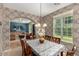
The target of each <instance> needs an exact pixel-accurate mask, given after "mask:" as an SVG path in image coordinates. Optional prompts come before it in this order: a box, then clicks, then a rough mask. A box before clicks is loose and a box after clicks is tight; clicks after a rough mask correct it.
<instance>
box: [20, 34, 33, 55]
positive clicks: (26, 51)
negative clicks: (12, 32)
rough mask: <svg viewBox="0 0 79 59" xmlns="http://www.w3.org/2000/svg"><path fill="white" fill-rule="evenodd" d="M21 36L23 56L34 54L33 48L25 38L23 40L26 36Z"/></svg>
mask: <svg viewBox="0 0 79 59" xmlns="http://www.w3.org/2000/svg"><path fill="white" fill-rule="evenodd" d="M19 37H20V42H21V46H22V56H31V55H32V50H31V48H30V47H29V46H28V45H27V44H26V43H25V40H23V38H24V36H21V35H20V36H19Z"/></svg>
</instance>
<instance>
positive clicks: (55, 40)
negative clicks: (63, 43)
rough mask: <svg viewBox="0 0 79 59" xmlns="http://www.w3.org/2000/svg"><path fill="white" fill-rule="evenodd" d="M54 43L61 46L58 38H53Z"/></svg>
mask: <svg viewBox="0 0 79 59" xmlns="http://www.w3.org/2000/svg"><path fill="white" fill-rule="evenodd" d="M51 40H52V41H53V42H55V43H58V44H60V40H61V39H60V38H57V37H52V39H51Z"/></svg>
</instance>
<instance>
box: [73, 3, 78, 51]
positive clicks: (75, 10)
mask: <svg viewBox="0 0 79 59" xmlns="http://www.w3.org/2000/svg"><path fill="white" fill-rule="evenodd" d="M73 10H74V11H73V16H74V21H73V38H74V40H73V42H74V44H75V45H76V46H77V47H78V49H77V50H78V51H79V4H76V6H75V7H74V8H73Z"/></svg>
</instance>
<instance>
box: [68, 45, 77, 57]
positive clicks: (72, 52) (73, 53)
mask: <svg viewBox="0 0 79 59" xmlns="http://www.w3.org/2000/svg"><path fill="white" fill-rule="evenodd" d="M76 50H77V47H76V46H75V45H73V48H72V49H71V50H70V51H67V56H74V55H75V52H76Z"/></svg>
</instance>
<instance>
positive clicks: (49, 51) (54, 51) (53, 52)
mask: <svg viewBox="0 0 79 59" xmlns="http://www.w3.org/2000/svg"><path fill="white" fill-rule="evenodd" d="M26 43H27V44H28V45H29V46H30V47H31V48H32V51H33V53H34V54H35V55H37V56H58V55H60V52H62V51H64V50H65V49H66V48H65V46H64V45H62V44H57V43H54V42H51V41H48V40H45V41H44V43H40V42H39V39H34V40H27V41H26Z"/></svg>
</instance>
